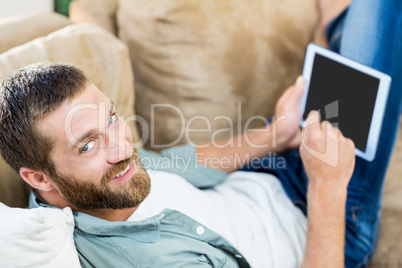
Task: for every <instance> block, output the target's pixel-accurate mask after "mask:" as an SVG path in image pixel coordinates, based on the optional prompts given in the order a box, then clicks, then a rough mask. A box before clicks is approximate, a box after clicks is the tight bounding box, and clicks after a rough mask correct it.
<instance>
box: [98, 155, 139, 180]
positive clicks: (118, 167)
mask: <svg viewBox="0 0 402 268" xmlns="http://www.w3.org/2000/svg"><path fill="white" fill-rule="evenodd" d="M135 157H138V153H135V152H134V153H133V154H132V156H131V157H130V158H127V159H125V160H122V161H120V162H119V163H117V164H115V165H114V166H113V167H112V168H110V169H109V170H108V172H107V173H106V174H105V175H104V176H103V178H102V183H107V182H109V181H111V180H112V179H113V178H114V177H116V176H117V175H118V174H119V173H120V172H123V171H124V170H125V169H126V168H127V166H128V165H130V164H131V163H132V162H133V161H134V160H135Z"/></svg>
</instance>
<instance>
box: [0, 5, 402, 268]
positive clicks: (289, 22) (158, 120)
mask: <svg viewBox="0 0 402 268" xmlns="http://www.w3.org/2000/svg"><path fill="white" fill-rule="evenodd" d="M317 19H318V12H317V8H316V1H308V0H297V1H296V0H282V1H275V0H256V1H252V2H250V1H244V0H221V1H213V0H204V1H184V0H174V1H163V0H135V1H134V0H102V1H99V0H75V1H73V2H72V3H71V5H70V17H69V18H65V17H63V16H61V15H58V14H55V13H35V14H31V15H24V16H17V17H12V18H9V19H3V20H0V32H1V33H2V40H1V41H0V53H1V54H0V79H2V78H4V77H5V76H6V75H7V74H9V73H11V72H12V71H13V70H16V69H18V68H20V67H22V66H24V65H26V64H29V63H33V62H37V61H62V62H69V63H72V64H75V65H77V66H79V67H81V68H82V69H83V70H84V72H85V73H86V75H87V76H88V77H89V78H90V79H91V80H92V82H93V83H94V84H95V85H96V86H98V88H100V89H101V90H102V91H103V92H105V94H107V95H108V96H109V97H110V98H112V99H113V101H114V102H115V104H116V106H117V108H118V112H119V114H121V115H123V116H125V118H129V119H130V120H129V121H130V127H131V128H132V131H133V133H134V140H135V141H136V144H137V145H138V146H143V147H144V148H146V149H150V150H155V151H159V150H161V149H164V148H167V147H170V146H174V145H177V144H183V143H198V144H199V143H201V144H202V143H204V142H207V141H209V140H211V138H213V139H220V138H223V137H227V136H228V135H235V134H237V133H241V132H243V131H247V129H251V128H255V127H259V126H261V125H262V124H263V123H264V118H267V117H269V116H270V115H271V114H272V113H273V111H274V107H275V103H276V100H277V99H278V98H279V96H280V95H281V94H282V92H283V91H284V90H285V89H286V88H287V87H288V86H289V85H291V84H292V83H293V82H294V80H295V79H296V77H297V76H298V75H299V74H300V73H301V71H302V65H303V59H304V52H305V48H306V46H307V44H308V43H309V42H310V40H311V36H312V32H313V30H314V26H315V24H316V22H317ZM400 163H402V138H401V137H400V136H398V141H397V145H396V149H395V152H394V154H393V157H392V162H391V166H390V168H389V171H388V174H387V180H386V187H385V193H384V199H383V220H382V224H381V228H380V234H379V240H378V244H377V249H376V251H375V253H374V256H373V259H372V262H371V264H370V267H399V266H402V257H401V256H402V254H400V252H402V239H401V238H402V224H400V223H402V205H401V203H402V202H400V201H401V200H402V182H400V180H398V175H399V174H400V171H401V167H400V166H401V165H400ZM28 195H29V189H28V187H27V186H26V185H25V183H24V182H23V181H22V179H20V178H19V176H18V174H17V173H16V172H15V171H13V170H12V169H11V168H10V167H9V166H8V165H7V164H6V163H5V162H4V161H3V160H2V159H0V202H1V203H3V204H5V205H7V206H8V207H9V208H10V207H15V208H26V207H27V205H28ZM2 211H6V210H1V207H0V212H2ZM7 211H8V212H7V213H8V214H7V215H8V217H7V219H9V223H10V222H12V221H13V219H14V218H17V216H13V215H23V214H24V215H25V214H27V213H28V212H26V211H27V210H26V209H25V210H20V209H17V210H15V212H14V210H7ZM13 213H14V214H13ZM38 213H39V212H38ZM63 213H64V214H63V216H62V217H67V218H68V219H69V220H71V212H70V211H68V209H67V210H66V211H63ZM31 214H32V213H31ZM39 214H40V215H41V216H40V217H39V216H35V217H34V216H32V215H28V216H18V219H19V220H18V221H15V222H16V224H13V226H14V229H13V231H12V232H11V231H10V232H8V233H5V234H4V233H1V232H0V239H1V238H4V239H9V241H10V242H9V243H6V244H7V245H8V244H9V245H14V246H16V245H17V243H12V242H11V240H10V239H13V237H15V236H14V235H15V234H16V235H18V230H19V228H15V226H18V224H22V225H23V226H24V228H25V229H24V228H22V229H24V230H25V232H26V233H29V230H30V228H31V227H30V226H31V225H30V224H27V222H32V221H35V219H41V220H39V221H47V220H44V219H49V220H48V221H50V222H52V223H54V224H53V225H52V226H57V224H58V221H54V220H52V219H53V218H54V217H53V216H52V215H53V214H54V213H53V212H52V213H47V212H46V213H45V212H43V211H41V212H40V213H39ZM48 214H49V215H48ZM4 215H6V214H4ZM24 217H27V219H28V218H29V220H22V219H25V218H24ZM52 217H53V218H52ZM56 218H60V215H59V216H57V217H56ZM4 220H5V218H3V217H2V220H1V221H4ZM36 221H38V220H36ZM24 222H25V223H24ZM0 226H2V225H0ZM4 226H6V227H7V226H8V227H10V226H11V224H8V225H4ZM70 227H71V226H70V225H68V224H65V228H64V229H63V228H62V229H63V230H67V231H68V232H71V228H70ZM42 229H43V228H42ZM48 229H49V228H48ZM43 230H44V229H43ZM57 230H59V233H60V232H61V231H60V229H57ZM31 231H32V230H31ZM32 232H34V231H32ZM67 234H68V233H67ZM32 237H33V236H32V235H26V236H25V238H24V239H26V240H29V239H32ZM21 239H22V238H21ZM62 239H67V238H62ZM54 240H55V239H54V238H53V240H52V242H54ZM2 241H7V240H2ZM24 241H25V240H24ZM68 241H69V240H68ZM4 245H5V244H4ZM4 245H3V250H4V251H2V247H1V246H0V255H1V253H2V252H6V248H5V246H4ZM18 245H19V246H21V243H18ZM16 247H17V246H16ZM55 248H57V249H59V250H53V251H52V254H53V255H50V256H49V255H48V256H47V258H42V257H38V256H39V255H38V254H37V255H35V256H36V257H38V258H42V260H48V259H53V260H58V261H59V263H64V264H65V265H67V264H69V265H70V264H71V263H69V262H67V261H63V259H62V258H61V257H60V256H62V257H65V260H68V257H67V256H64V255H66V254H64V255H63V254H62V253H63V252H66V251H67V249H63V248H60V247H56V246H55ZM68 250H73V249H72V246H71V245H70V247H69V249H68ZM8 255H9V259H8V261H9V262H8V264H10V263H12V262H13V259H12V257H13V256H14V255H13V254H12V253H10V252H9V253H8ZM15 256H18V251H15ZM56 256H58V257H59V258H58V259H57V258H56ZM27 258H28V259H27V262H22V259H20V258H19V259H17V260H14V261H16V262H20V263H21V265H20V267H24V265H23V264H26V263H29V261H30V260H31V259H29V258H34V257H32V256H30V257H27ZM70 260H71V259H70ZM31 264H32V262H31ZM39 264H41V263H40V262H39ZM42 264H43V263H42ZM76 264H77V263H76V262H74V265H76ZM71 265H73V264H71ZM12 266H13V267H17V265H12ZM30 266H35V265H30ZM39 266H41V265H38V267H39ZM66 267H67V266H66Z"/></svg>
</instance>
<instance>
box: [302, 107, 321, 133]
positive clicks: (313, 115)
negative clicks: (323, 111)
mask: <svg viewBox="0 0 402 268" xmlns="http://www.w3.org/2000/svg"><path fill="white" fill-rule="evenodd" d="M319 122H320V113H319V112H317V111H311V112H310V113H309V114H308V116H307V119H306V121H305V123H304V125H303V128H306V127H311V130H314V129H321V127H320V124H317V123H319Z"/></svg>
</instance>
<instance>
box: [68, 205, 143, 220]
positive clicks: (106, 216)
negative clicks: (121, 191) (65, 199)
mask: <svg viewBox="0 0 402 268" xmlns="http://www.w3.org/2000/svg"><path fill="white" fill-rule="evenodd" d="M137 208H138V206H137V207H133V208H126V209H92V210H79V209H73V208H72V209H73V210H74V211H77V212H82V213H85V214H88V215H91V216H93V217H97V218H100V219H102V220H106V221H126V220H127V219H128V218H129V217H130V216H131V215H132V214H133V213H134V211H136V210H137Z"/></svg>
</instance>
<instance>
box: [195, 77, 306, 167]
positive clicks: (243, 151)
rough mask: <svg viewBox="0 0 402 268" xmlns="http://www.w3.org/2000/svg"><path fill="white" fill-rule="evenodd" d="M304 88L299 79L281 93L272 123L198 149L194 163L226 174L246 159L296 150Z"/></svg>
mask: <svg viewBox="0 0 402 268" xmlns="http://www.w3.org/2000/svg"><path fill="white" fill-rule="evenodd" d="M304 87H305V83H304V79H303V78H302V77H299V79H298V80H297V82H296V84H295V85H293V86H291V87H290V88H289V89H287V90H286V91H285V92H284V93H283V95H282V96H281V98H280V99H279V100H278V102H277V105H276V109H275V120H274V121H273V122H272V123H271V124H269V125H268V126H267V127H264V128H260V129H258V130H253V131H250V132H247V133H244V134H241V135H238V136H235V137H232V138H229V139H227V140H224V141H220V142H217V143H214V144H213V143H210V144H209V145H208V146H207V147H205V148H201V147H197V148H196V156H197V163H198V164H201V165H204V166H207V167H210V168H214V169H219V170H223V171H225V172H227V173H229V172H232V171H234V170H237V169H239V168H240V167H241V163H244V160H245V159H249V160H251V159H254V158H261V157H264V156H267V155H269V153H277V152H283V151H286V150H289V149H295V148H297V147H299V145H300V127H299V122H300V119H301V108H300V100H301V97H302V95H303V92H304Z"/></svg>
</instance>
